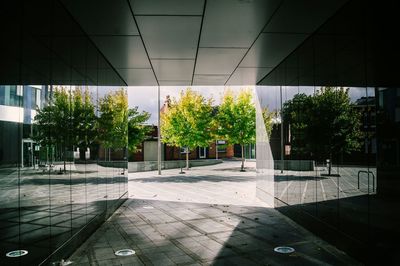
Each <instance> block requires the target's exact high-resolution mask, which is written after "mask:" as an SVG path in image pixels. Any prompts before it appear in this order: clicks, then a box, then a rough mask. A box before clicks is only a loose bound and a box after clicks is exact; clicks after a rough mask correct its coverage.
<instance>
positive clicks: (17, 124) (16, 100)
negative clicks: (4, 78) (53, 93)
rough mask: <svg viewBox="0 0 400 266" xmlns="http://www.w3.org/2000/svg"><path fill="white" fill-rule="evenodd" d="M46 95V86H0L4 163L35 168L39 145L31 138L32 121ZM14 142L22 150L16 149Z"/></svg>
mask: <svg viewBox="0 0 400 266" xmlns="http://www.w3.org/2000/svg"><path fill="white" fill-rule="evenodd" d="M47 96H48V87H47V86H28V85H26V86H16V85H8V86H7V85H3V86H0V128H1V130H0V134H1V135H2V136H0V141H2V145H0V164H1V165H16V164H18V162H20V164H21V166H22V167H32V166H35V164H37V163H38V158H39V146H38V145H36V143H35V142H34V141H33V140H32V133H33V132H32V130H33V129H32V122H33V119H34V117H35V115H36V110H37V108H40V107H41V106H42V105H43V103H44V101H45V99H46V97H47ZM19 138H22V140H19ZM15 143H18V145H19V146H20V150H19V149H15V146H14V145H15ZM18 157H20V158H21V159H19V158H18Z"/></svg>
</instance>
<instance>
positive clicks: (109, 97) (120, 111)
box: [97, 89, 128, 149]
mask: <svg viewBox="0 0 400 266" xmlns="http://www.w3.org/2000/svg"><path fill="white" fill-rule="evenodd" d="M99 111H100V117H99V118H98V120H97V121H98V123H97V125H98V139H99V140H100V142H101V144H102V145H103V146H104V147H105V148H114V149H123V148H126V147H127V145H128V97H127V93H126V91H125V90H124V89H120V90H116V91H112V92H110V93H108V94H106V95H104V97H103V98H101V99H100V100H99Z"/></svg>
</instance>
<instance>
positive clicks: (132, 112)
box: [128, 106, 152, 152]
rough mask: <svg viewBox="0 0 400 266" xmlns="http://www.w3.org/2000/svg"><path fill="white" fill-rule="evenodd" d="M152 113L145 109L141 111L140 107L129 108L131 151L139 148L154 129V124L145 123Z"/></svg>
mask: <svg viewBox="0 0 400 266" xmlns="http://www.w3.org/2000/svg"><path fill="white" fill-rule="evenodd" d="M149 118H150V113H148V112H146V111H143V112H141V113H140V112H139V111H138V107H137V106H136V107H134V108H131V109H129V110H128V149H129V151H131V152H135V151H137V150H138V147H139V146H140V145H141V144H142V142H143V141H144V140H145V139H146V138H147V136H148V134H149V133H150V132H151V131H152V126H149V125H145V122H146V121H147V120H149Z"/></svg>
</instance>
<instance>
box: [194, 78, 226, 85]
mask: <svg viewBox="0 0 400 266" xmlns="http://www.w3.org/2000/svg"><path fill="white" fill-rule="evenodd" d="M228 78H229V75H194V77H193V85H194V86H196V85H215V86H217V85H224V84H225V82H226V81H227V80H228Z"/></svg>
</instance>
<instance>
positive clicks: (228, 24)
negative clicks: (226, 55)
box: [200, 0, 281, 48]
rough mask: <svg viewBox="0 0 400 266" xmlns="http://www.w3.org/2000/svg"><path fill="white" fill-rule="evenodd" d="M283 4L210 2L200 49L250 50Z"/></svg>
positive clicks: (257, 0) (254, 0)
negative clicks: (231, 48) (234, 48)
mask: <svg viewBox="0 0 400 266" xmlns="http://www.w3.org/2000/svg"><path fill="white" fill-rule="evenodd" d="M280 2H281V0H268V1H266V0H252V1H243V0H210V1H207V4H206V11H205V14H204V21H203V28H202V33H201V40H200V47H247V48H248V47H250V45H251V44H252V43H253V42H254V40H255V38H256V37H257V36H258V34H259V33H260V32H261V31H262V29H263V27H264V26H265V24H266V23H267V21H268V20H269V19H270V17H271V15H272V14H273V13H274V11H275V10H276V8H277V7H278V5H279V3H280Z"/></svg>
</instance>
